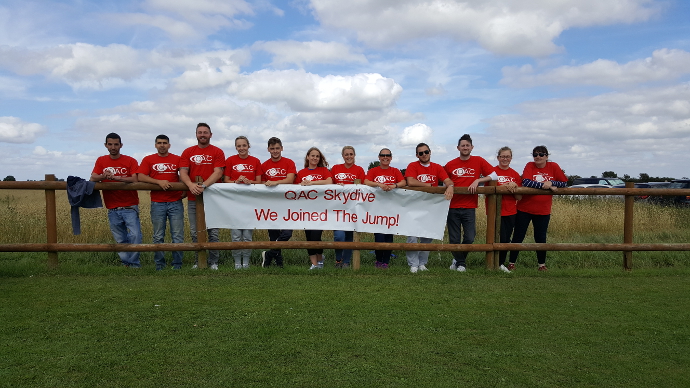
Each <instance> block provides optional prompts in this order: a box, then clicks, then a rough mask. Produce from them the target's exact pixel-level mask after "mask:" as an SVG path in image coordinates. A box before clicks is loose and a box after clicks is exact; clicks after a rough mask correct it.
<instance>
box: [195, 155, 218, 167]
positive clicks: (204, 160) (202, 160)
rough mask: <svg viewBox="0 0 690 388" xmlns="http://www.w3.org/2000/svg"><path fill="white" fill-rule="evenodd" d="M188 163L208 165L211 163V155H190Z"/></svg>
mask: <svg viewBox="0 0 690 388" xmlns="http://www.w3.org/2000/svg"><path fill="white" fill-rule="evenodd" d="M189 161H190V162H192V163H194V164H196V165H199V164H208V163H212V162H213V156H211V155H192V156H191V157H190V158H189Z"/></svg>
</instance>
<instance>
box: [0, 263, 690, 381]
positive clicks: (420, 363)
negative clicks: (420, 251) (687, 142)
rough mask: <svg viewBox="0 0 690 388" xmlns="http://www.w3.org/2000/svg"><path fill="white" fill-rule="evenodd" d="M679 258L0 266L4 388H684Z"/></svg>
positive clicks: (683, 284)
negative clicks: (532, 264) (579, 265)
mask: <svg viewBox="0 0 690 388" xmlns="http://www.w3.org/2000/svg"><path fill="white" fill-rule="evenodd" d="M689 280H690V270H688V269H687V268H673V269H653V270H652V269H649V270H640V271H634V272H628V273H625V272H623V271H620V270H619V269H596V270H595V269H581V270H561V271H558V270H552V271H550V272H548V273H538V272H537V271H535V270H534V269H533V268H526V267H523V268H519V269H518V270H517V271H515V273H513V274H510V275H509V274H502V273H496V272H487V271H484V270H483V269H471V270H470V271H469V272H468V273H465V274H460V273H455V272H451V271H449V270H448V269H447V268H446V265H445V264H444V265H443V266H441V265H440V263H439V264H434V265H432V266H431V270H430V271H429V272H426V273H419V274H416V275H413V274H410V273H409V272H408V271H407V269H406V267H405V266H402V265H399V266H393V267H392V268H391V270H389V271H380V270H375V269H374V268H371V267H370V266H367V267H365V268H363V269H362V270H361V271H359V272H353V271H337V270H335V269H333V268H326V269H324V270H323V271H318V272H308V271H307V270H306V269H305V268H304V266H288V267H287V268H285V269H284V270H278V269H268V270H266V269H261V268H258V267H253V268H250V269H249V270H248V271H234V270H230V269H227V268H221V270H220V271H218V272H211V271H208V270H204V271H201V270H199V271H193V270H191V269H184V270H182V271H172V270H169V271H163V272H158V273H157V272H155V271H154V270H153V269H152V268H144V269H142V270H131V269H125V268H121V267H117V266H105V267H104V266H102V265H96V264H83V265H77V264H73V263H66V264H64V265H62V266H61V267H60V269H58V270H56V271H48V270H47V269H45V268H44V266H42V265H38V264H37V263H36V262H35V261H34V260H31V259H24V260H9V261H5V262H3V265H2V266H0V306H1V307H0V320H1V321H2V322H3V324H2V325H0V361H1V364H0V381H2V385H6V386H27V387H28V386H80V387H93V386H99V387H121V386H146V387H148V386H175V387H178V386H186V387H200V386H205V387H227V386H237V387H240V386H241V387H251V386H257V387H258V386H299V387H328V386H345V387H349V386H352V387H361V386H367V387H369V386H373V387H390V386H396V387H397V386H404V387H427V386H429V387H458V386H480V387H484V386H485V387H573V386H577V387H589V386H591V387H601V386H606V387H631V386H636V387H648V386H659V387H684V386H689V385H690V352H688V349H690V326H689V325H688V324H687V322H688V319H689V318H690V312H689V310H690V309H689V307H690V295H689V293H688V292H687V290H688V287H687V285H688V281H689Z"/></svg>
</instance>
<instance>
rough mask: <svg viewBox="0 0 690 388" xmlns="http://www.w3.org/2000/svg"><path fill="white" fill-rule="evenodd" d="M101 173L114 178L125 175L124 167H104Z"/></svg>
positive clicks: (125, 169)
mask: <svg viewBox="0 0 690 388" xmlns="http://www.w3.org/2000/svg"><path fill="white" fill-rule="evenodd" d="M103 173H104V174H105V173H109V174H112V175H116V176H123V175H127V168H126V167H106V168H104V169H103Z"/></svg>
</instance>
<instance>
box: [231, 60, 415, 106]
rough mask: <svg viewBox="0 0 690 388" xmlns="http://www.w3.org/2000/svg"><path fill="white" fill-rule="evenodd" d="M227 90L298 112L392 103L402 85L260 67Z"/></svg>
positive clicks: (386, 80)
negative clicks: (284, 106) (260, 68)
mask: <svg viewBox="0 0 690 388" xmlns="http://www.w3.org/2000/svg"><path fill="white" fill-rule="evenodd" d="M228 91H229V92H230V93H231V94H233V95H236V96H237V97H239V98H242V99H247V100H251V101H258V102H262V103H267V104H280V105H282V104H285V105H287V106H288V107H289V108H290V109H292V110H293V111H296V112H311V111H317V110H320V111H358V110H377V109H383V108H387V107H390V106H392V105H393V104H394V103H395V101H396V99H397V98H398V97H399V96H400V94H401V93H402V87H401V86H400V85H398V84H397V83H396V82H395V81H394V80H393V79H390V78H385V77H383V76H381V75H380V74H357V75H354V76H336V75H328V76H325V77H322V76H319V75H316V74H311V73H307V72H305V71H304V70H283V71H269V70H260V71H257V72H254V73H251V74H248V75H243V76H241V77H240V78H239V79H238V81H237V82H235V83H233V84H232V85H230V87H229V88H228Z"/></svg>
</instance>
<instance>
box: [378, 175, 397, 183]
mask: <svg viewBox="0 0 690 388" xmlns="http://www.w3.org/2000/svg"><path fill="white" fill-rule="evenodd" d="M374 182H376V183H383V184H391V183H394V182H395V178H394V177H392V176H389V175H379V176H377V177H376V178H374Z"/></svg>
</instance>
